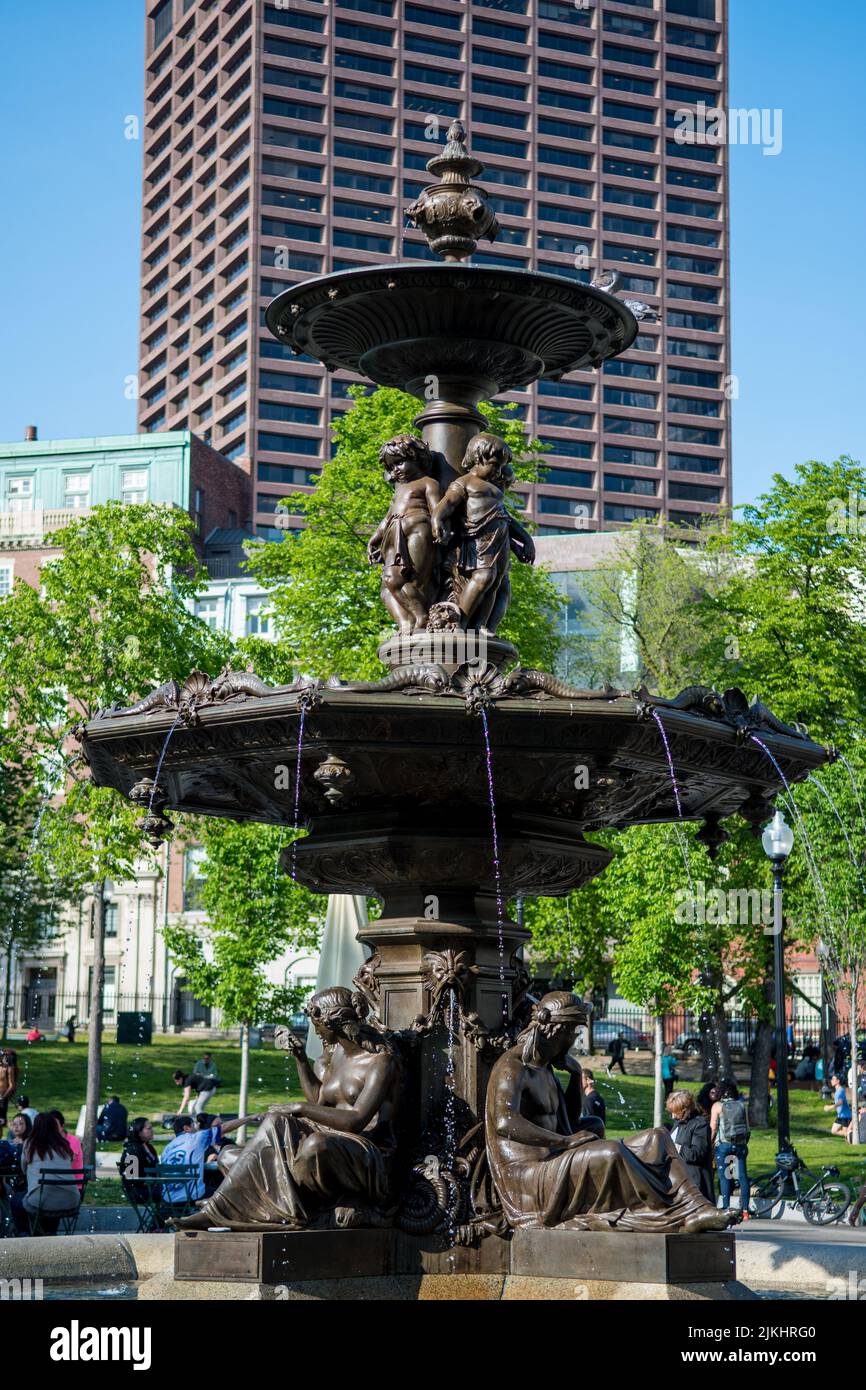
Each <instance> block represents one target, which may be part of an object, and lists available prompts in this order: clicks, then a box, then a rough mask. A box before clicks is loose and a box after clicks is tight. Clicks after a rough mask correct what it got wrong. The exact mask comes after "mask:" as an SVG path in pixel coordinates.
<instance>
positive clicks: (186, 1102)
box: [174, 1069, 215, 1115]
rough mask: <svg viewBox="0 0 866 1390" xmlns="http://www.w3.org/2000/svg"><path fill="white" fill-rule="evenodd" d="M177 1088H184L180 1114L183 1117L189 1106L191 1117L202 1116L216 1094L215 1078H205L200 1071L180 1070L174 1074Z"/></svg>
mask: <svg viewBox="0 0 866 1390" xmlns="http://www.w3.org/2000/svg"><path fill="white" fill-rule="evenodd" d="M174 1084H175V1086H182V1087H183V1096H182V1097H181V1102H180V1109H179V1110H178V1112H177V1113H178V1114H179V1115H182V1114H183V1112H184V1110H185V1109H186V1107H187V1106H189V1113H190V1114H191V1115H200V1114H201V1113H202V1111H203V1110H205V1109H206V1107H207V1102H208V1101H209V1100H210V1098H211V1096H212V1095H213V1093H214V1089H215V1087H214V1084H213V1078H212V1077H209V1076H203V1075H202V1073H201V1072H200V1071H198V1070H195V1071H190V1072H185V1071H181V1070H180V1069H178V1070H177V1071H176V1072H175V1073H174Z"/></svg>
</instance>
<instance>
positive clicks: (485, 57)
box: [472, 44, 577, 80]
mask: <svg viewBox="0 0 866 1390" xmlns="http://www.w3.org/2000/svg"><path fill="white" fill-rule="evenodd" d="M472 61H473V63H480V64H481V66H482V67H488V68H500V69H501V68H510V69H511V70H512V71H513V72H526V63H527V59H526V57H525V55H524V54H523V53H507V52H506V51H505V50H504V49H499V48H480V47H479V46H478V44H473V45H472ZM576 80H577V79H576Z"/></svg>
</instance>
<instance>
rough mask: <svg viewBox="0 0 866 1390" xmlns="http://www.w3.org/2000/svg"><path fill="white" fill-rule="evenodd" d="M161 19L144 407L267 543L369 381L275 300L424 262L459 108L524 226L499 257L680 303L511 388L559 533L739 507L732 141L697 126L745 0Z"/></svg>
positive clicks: (164, 1) (538, 508)
mask: <svg viewBox="0 0 866 1390" xmlns="http://www.w3.org/2000/svg"><path fill="white" fill-rule="evenodd" d="M146 30H147V32H146V68H145V115H144V142H145V147H144V212H143V216H144V222H143V237H142V319H141V360H140V382H139V393H140V394H139V425H140V428H141V429H142V430H144V431H158V430H164V429H169V430H176V429H187V428H188V429H193V430H195V431H197V432H199V433H202V434H203V435H204V436H205V437H206V438H209V439H210V440H211V442H212V443H213V444H214V445H215V446H216V447H217V448H219V449H220V450H221V451H222V452H223V453H224V454H227V455H228V456H229V457H230V458H234V459H237V460H244V461H245V462H247V463H248V465H249V468H250V471H251V474H252V477H253V482H254V518H253V521H254V527H255V531H256V533H257V534H258V535H276V534H277V533H278V531H277V527H276V526H275V522H276V513H277V508H278V507H279V503H280V500H281V499H282V498H283V497H285V496H286V495H288V494H289V493H291V492H293V491H297V490H299V489H300V490H304V489H305V488H307V487H308V486H309V485H310V483H311V481H312V480H313V479H314V478H315V476H316V473H317V471H318V469H319V468H320V467H321V464H322V461H323V459H324V458H326V457H327V455H328V451H329V449H330V447H331V445H330V443H329V440H330V425H331V423H332V421H333V420H334V419H335V418H336V417H337V416H339V414H340V413H341V412H342V411H344V410H346V409H347V407H348V404H349V402H348V401H347V398H346V392H347V389H348V387H349V385H350V384H351V382H352V377H351V376H349V375H348V374H347V373H343V372H338V373H336V374H333V375H332V374H328V373H326V372H325V371H324V370H323V368H322V367H321V366H320V365H319V364H318V363H316V362H313V361H311V360H308V359H306V358H304V357H303V356H297V357H293V356H291V354H290V350H289V349H288V348H286V347H284V346H283V345H281V344H279V343H277V342H275V341H274V340H272V339H271V337H270V335H269V334H268V332H267V329H266V328H265V326H264V322H263V311H264V308H265V306H266V305H267V303H268V302H269V301H270V300H271V299H272V298H273V296H274V295H275V294H277V293H279V292H280V291H281V290H282V289H284V288H285V287H286V286H287V285H288V284H291V283H292V282H293V281H297V280H300V279H304V278H307V277H309V276H315V275H319V274H323V273H326V272H329V271H333V270H341V269H349V268H351V267H354V266H364V265H369V264H376V263H380V262H383V261H393V260H402V259H412V258H416V259H417V258H421V257H424V256H425V255H427V254H428V252H427V249H426V245H425V244H424V243H423V239H422V238H421V237H420V236H419V234H418V233H416V232H415V231H414V229H412V228H410V227H408V226H407V225H406V219H405V217H404V211H403V210H404V209H405V207H406V206H407V204H408V203H410V202H411V201H412V200H413V199H414V198H415V197H416V196H417V194H418V192H419V190H420V189H421V187H422V186H423V184H424V183H425V182H427V181H429V179H428V177H427V176H426V174H425V165H426V162H427V160H428V159H429V158H430V157H431V155H432V154H433V153H434V147H436V148H439V147H441V143H442V141H443V139H444V136H445V131H446V129H447V126H448V124H449V122H450V121H451V120H452V119H454V118H455V117H459V118H460V119H462V121H463V122H464V124H465V126H466V128H467V131H468V134H469V144H470V148H471V149H472V151H473V152H474V153H475V154H477V155H478V156H479V157H480V158H481V159H483V160H484V162H485V165H486V172H485V175H484V178H483V182H484V183H485V185H486V186H487V188H488V189H489V191H490V193H491V195H492V199H493V204H494V207H495V208H496V212H497V216H498V218H499V221H500V224H501V232H500V235H499V237H498V239H497V241H496V243H495V244H494V245H493V246H492V247H487V246H486V245H485V248H484V249H483V250H482V251H479V253H478V254H476V256H475V257H474V258H473V260H474V262H475V263H476V264H482V265H498V266H507V267H512V268H518V269H519V268H523V269H532V270H538V271H543V272H549V273H552V274H555V275H565V276H574V277H577V278H579V279H583V280H589V279H590V278H592V277H593V276H595V275H596V274H598V273H599V272H601V271H602V270H616V271H618V273H619V275H620V289H621V290H623V291H625V292H627V293H628V294H629V295H632V296H636V297H638V298H640V299H641V300H643V301H644V302H645V303H646V304H648V305H650V306H651V307H652V308H653V309H654V310H655V311H656V315H657V321H656V322H652V321H649V320H644V321H643V322H642V323H641V326H640V332H639V335H638V338H637V341H636V343H635V346H634V347H633V348H632V349H631V350H630V351H629V352H628V353H627V354H626V357H625V360H621V361H617V362H611V363H607V364H606V365H605V367H604V370H603V371H599V372H575V373H573V374H571V375H570V376H569V377H567V378H565V379H564V380H563V381H561V382H540V383H538V384H537V385H536V386H534V387H533V388H531V389H530V390H529V391H520V392H513V393H510V395H509V396H508V397H506V398H505V399H512V400H514V401H515V402H517V405H518V410H519V412H520V414H521V417H522V418H523V419H524V420H525V422H526V425H527V428H528V430H529V431H530V433H531V434H532V435H534V436H537V437H539V438H540V439H541V440H543V441H544V442H545V443H546V444H548V445H549V446H551V447H550V452H549V453H546V454H545V455H544V464H543V467H542V469H541V471H540V472H539V474H538V480H537V481H536V482H534V483H532V484H531V485H528V486H526V487H524V488H523V491H524V493H525V505H526V508H527V511H528V513H529V515H530V516H531V517H533V518H534V519H535V520H536V522H537V523H538V527H539V531H540V532H541V534H559V533H568V532H571V531H574V530H584V531H595V530H608V529H613V528H616V527H618V526H621V525H623V524H625V523H627V522H629V521H632V520H635V519H644V520H649V521H653V520H658V519H659V518H660V517H661V516H662V515H663V514H665V515H667V517H668V518H670V519H671V520H673V521H676V522H681V523H685V524H689V523H694V522H695V521H696V520H698V519H699V517H700V516H701V514H702V513H705V512H714V511H716V510H718V509H719V507H720V506H723V505H724V504H726V503H728V502H729V501H730V419H729V411H730V397H731V395H733V394H735V385H734V383H733V382H732V379H731V373H730V362H729V341H730V338H729V305H728V167H727V164H728V161H727V149H726V147H725V146H724V145H717V144H709V143H707V142H706V141H703V142H701V141H696V142H693V143H689V142H688V141H684V140H683V118H684V113H686V114H688V113H692V115H694V114H695V113H696V112H698V111H699V110H700V104H701V103H702V104H703V106H704V107H705V108H710V109H712V108H716V107H724V106H725V105H726V92H727V37H726V36H727V0H471V3H470V2H467V3H464V2H463V0H432V3H427V4H420V3H415V0H291V3H288V0H275V3H266V0H147V4H146ZM287 521H288V524H290V525H291V524H293V521H292V518H291V517H288V518H287Z"/></svg>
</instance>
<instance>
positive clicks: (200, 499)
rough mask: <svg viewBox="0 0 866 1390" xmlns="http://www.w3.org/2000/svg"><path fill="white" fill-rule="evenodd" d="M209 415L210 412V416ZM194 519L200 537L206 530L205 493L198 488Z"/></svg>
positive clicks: (195, 497)
mask: <svg viewBox="0 0 866 1390" xmlns="http://www.w3.org/2000/svg"><path fill="white" fill-rule="evenodd" d="M209 414H210V410H208V415H209ZM192 519H193V522H194V524H195V529H196V531H197V532H198V534H199V535H201V533H202V531H203V530H204V492H203V491H202V489H201V488H200V487H197V488H196V490H195V492H194V493H193V499H192Z"/></svg>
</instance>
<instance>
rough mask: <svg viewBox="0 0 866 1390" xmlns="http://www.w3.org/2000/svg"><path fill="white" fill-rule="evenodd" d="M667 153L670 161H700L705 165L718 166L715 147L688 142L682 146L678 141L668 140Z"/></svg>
mask: <svg viewBox="0 0 866 1390" xmlns="http://www.w3.org/2000/svg"><path fill="white" fill-rule="evenodd" d="M667 151H668V158H669V159H700V160H702V161H703V163H704V164H717V163H718V158H717V155H716V147H715V145H692V144H689V143H688V142H686V143H684V144H682V145H680V144H678V143H677V141H676V140H668V142H667Z"/></svg>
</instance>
